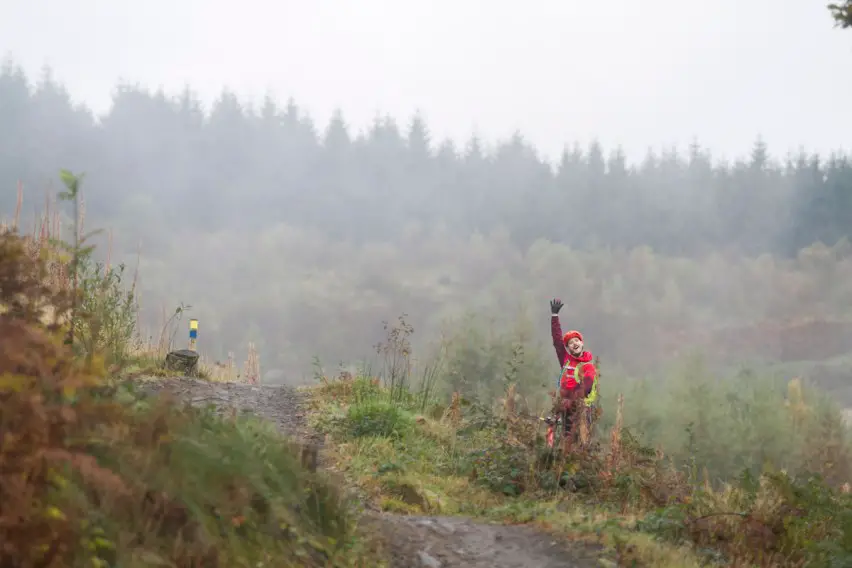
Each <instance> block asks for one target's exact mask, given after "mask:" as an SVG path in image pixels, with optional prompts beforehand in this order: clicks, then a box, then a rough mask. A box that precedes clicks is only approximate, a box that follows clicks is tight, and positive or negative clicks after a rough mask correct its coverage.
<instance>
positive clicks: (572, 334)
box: [562, 329, 583, 345]
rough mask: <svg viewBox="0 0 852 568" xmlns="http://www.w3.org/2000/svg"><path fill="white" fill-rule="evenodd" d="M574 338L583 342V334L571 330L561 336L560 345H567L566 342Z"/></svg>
mask: <svg viewBox="0 0 852 568" xmlns="http://www.w3.org/2000/svg"><path fill="white" fill-rule="evenodd" d="M575 337H576V338H577V339H579V340H580V341H583V334H582V333H580V332H579V331H577V330H576V329H572V330H571V331H569V332H568V333H566V334H565V335H563V336H562V343H564V344H565V345H568V342H569V341H570V340H571V339H574V338H575Z"/></svg>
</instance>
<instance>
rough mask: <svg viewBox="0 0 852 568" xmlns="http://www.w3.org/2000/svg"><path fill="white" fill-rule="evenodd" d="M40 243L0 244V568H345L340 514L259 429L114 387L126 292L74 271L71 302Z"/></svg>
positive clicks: (291, 455) (347, 516)
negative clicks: (296, 567)
mask: <svg viewBox="0 0 852 568" xmlns="http://www.w3.org/2000/svg"><path fill="white" fill-rule="evenodd" d="M42 226H43V227H44V225H42ZM45 231H47V229H45ZM50 231H51V232H50V233H47V232H41V233H37V235H36V237H35V238H28V237H21V236H19V235H18V234H17V233H16V232H14V231H13V230H12V229H11V228H5V229H4V230H3V231H2V233H0V305H2V306H3V308H4V309H3V311H2V313H0V346H2V347H0V351H2V353H0V432H2V438H0V565H2V566H4V567H9V568H17V567H20V568H31V567H32V568H34V567H60V566H68V567H77V566H79V567H83V566H88V567H91V566H95V567H103V568H106V567H111V566H126V567H135V566H139V567H141V566H152V565H162V566H181V567H190V566H196V567H197V566H208V567H216V566H227V567H231V566H245V567H247V568H248V567H256V566H259V565H272V566H286V565H300V566H356V565H360V564H359V562H361V561H360V558H361V552H359V551H360V549H359V548H357V546H356V542H355V541H354V540H353V538H354V536H353V523H352V520H353V519H352V517H351V513H350V510H349V508H348V505H347V503H346V502H345V501H344V500H343V499H342V498H341V497H340V496H339V495H338V491H337V490H336V489H334V488H333V487H332V486H330V485H329V484H327V483H326V482H325V481H324V480H323V479H322V478H320V477H318V476H317V475H316V474H312V473H309V472H307V471H305V470H303V468H302V467H301V465H300V456H299V452H298V450H297V449H296V448H294V447H292V446H291V444H289V443H288V442H286V441H285V440H284V439H282V438H281V437H280V435H279V434H277V433H276V432H273V431H272V430H271V428H270V427H268V426H266V425H265V424H261V423H259V422H256V421H253V420H250V419H247V418H243V417H237V416H233V417H231V418H223V417H220V416H218V415H216V414H215V413H214V412H212V411H208V410H199V409H192V408H190V407H183V406H181V405H180V404H178V403H177V402H176V401H173V400H169V399H167V398H162V399H159V400H153V399H149V398H145V397H143V396H141V395H139V394H137V393H136V392H135V391H134V388H133V386H132V384H128V383H127V382H126V381H122V380H119V377H118V376H117V375H116V373H117V372H118V370H119V369H120V368H121V367H122V366H123V365H124V364H126V363H128V362H131V361H132V360H133V353H132V352H131V349H130V345H129V344H130V341H131V339H132V338H133V337H134V335H133V334H132V333H131V334H127V335H122V334H120V333H117V330H119V331H120V330H121V329H123V328H121V325H120V324H121V323H122V321H124V320H123V319H122V318H126V317H129V315H130V314H132V313H133V311H132V310H130V311H128V310H129V308H131V307H132V306H133V302H132V288H131V292H127V290H125V289H124V287H123V286H122V283H121V281H120V280H118V279H115V278H112V277H111V276H110V275H111V271H110V270H109V269H108V268H107V269H104V268H102V267H101V268H99V269H98V270H92V271H86V269H85V268H80V267H81V266H83V267H85V263H78V271H77V276H78V280H77V286H76V287H75V286H74V285H73V281H74V273H75V271H74V270H73V264H72V263H71V261H70V260H69V258H68V256H67V255H66V254H65V252H64V251H67V250H69V247H65V246H63V243H61V242H59V241H57V240H55V239H53V238H52V235H56V234H57V233H58V226H55V225H53V226H51V228H50ZM38 235H43V236H42V237H39V236H38ZM70 253H71V256H72V257H76V258H79V257H82V256H83V255H82V254H81V251H80V249H79V248H77V249H71V250H70ZM56 267H60V268H62V269H63V270H62V271H61V272H57V271H56ZM57 274H61V275H62V276H61V277H57ZM69 275H70V276H69ZM75 291H76V292H77V294H76V296H75V293H74V292H75ZM128 294H129V295H128ZM109 298H113V299H115V298H118V299H122V298H123V299H124V302H123V303H122V302H114V303H110V302H108V301H104V300H107V299H109ZM75 307H76V310H75ZM129 321H130V322H131V324H132V323H133V322H135V320H129ZM72 329H73V330H75V332H76V333H75V334H74V335H73V336H72V335H71V334H70V331H71V330H72ZM131 331H132V325H131ZM72 340H73V342H72Z"/></svg>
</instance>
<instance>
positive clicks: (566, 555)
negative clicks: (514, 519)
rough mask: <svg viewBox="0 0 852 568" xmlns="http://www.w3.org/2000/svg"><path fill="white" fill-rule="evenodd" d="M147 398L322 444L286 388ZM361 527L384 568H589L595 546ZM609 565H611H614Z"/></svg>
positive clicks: (154, 384)
mask: <svg viewBox="0 0 852 568" xmlns="http://www.w3.org/2000/svg"><path fill="white" fill-rule="evenodd" d="M143 384H144V387H143V389H144V390H145V391H147V392H157V391H163V390H168V391H170V392H172V393H174V394H175V395H177V396H179V397H181V398H182V399H184V400H188V401H189V402H190V403H191V404H193V405H199V406H206V405H208V404H214V405H216V406H217V407H219V408H220V409H222V410H226V409H228V408H236V409H237V410H248V411H251V412H252V413H254V414H256V415H258V416H262V417H264V418H266V419H268V420H270V421H272V422H273V423H274V424H276V425H277V426H278V428H279V429H281V431H282V432H284V433H286V434H288V435H290V436H293V437H295V438H297V439H299V440H302V441H304V442H307V443H309V444H319V443H321V440H322V438H321V437H319V436H317V435H316V434H315V433H313V432H311V430H310V428H308V426H307V424H306V423H305V415H306V411H305V409H304V407H303V402H304V395H303V394H302V393H300V392H298V391H297V390H295V389H293V388H291V387H286V386H251V385H246V384H238V383H211V382H207V381H200V380H193V379H186V378H174V379H155V380H152V381H150V382H148V381H145V382H144V383H143ZM367 515H368V516H367V518H366V519H365V521H366V522H367V523H369V525H371V526H372V527H374V528H375V532H376V534H379V535H381V536H382V538H383V539H384V540H385V542H386V544H387V548H388V550H389V552H390V556H391V568H462V567H465V568H592V567H600V566H605V565H608V564H606V563H605V562H606V561H603V562H602V561H601V560H600V559H601V550H600V547H596V546H592V545H588V544H582V543H570V542H564V541H562V540H561V539H560V540H557V539H555V538H554V537H551V536H549V535H547V534H546V533H543V532H541V531H538V530H535V529H534V528H532V527H526V526H503V525H491V524H483V523H478V522H474V521H472V520H469V519H465V518H461V517H413V516H401V515H390V514H384V513H367ZM609 565H615V564H614V563H612V564H609Z"/></svg>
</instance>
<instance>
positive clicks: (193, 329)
mask: <svg viewBox="0 0 852 568" xmlns="http://www.w3.org/2000/svg"><path fill="white" fill-rule="evenodd" d="M197 347H198V320H197V319H191V320H189V350H190V351H197V350H198V349H197Z"/></svg>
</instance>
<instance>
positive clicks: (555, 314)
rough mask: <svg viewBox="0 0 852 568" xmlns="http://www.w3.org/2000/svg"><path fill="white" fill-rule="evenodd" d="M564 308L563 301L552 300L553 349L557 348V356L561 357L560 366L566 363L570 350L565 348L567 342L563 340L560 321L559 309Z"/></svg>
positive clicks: (551, 329) (551, 330)
mask: <svg viewBox="0 0 852 568" xmlns="http://www.w3.org/2000/svg"><path fill="white" fill-rule="evenodd" d="M561 309H562V302H560V301H559V300H556V299H554V300H553V301H552V302H550V335H551V336H552V337H553V349H554V350H556V358H557V359H559V366H560V367H561V366H562V365H564V364H565V359H567V358H568V351H567V350H566V349H565V344H564V343H563V342H562V324H561V323H560V322H559V310H561Z"/></svg>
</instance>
